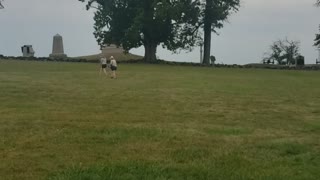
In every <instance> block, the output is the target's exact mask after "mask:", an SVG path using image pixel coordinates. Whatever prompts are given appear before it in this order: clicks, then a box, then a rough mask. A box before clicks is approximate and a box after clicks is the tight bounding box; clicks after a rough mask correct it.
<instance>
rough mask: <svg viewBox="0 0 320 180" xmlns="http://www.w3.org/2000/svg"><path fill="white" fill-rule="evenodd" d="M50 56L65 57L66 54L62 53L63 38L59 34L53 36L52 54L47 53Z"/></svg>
mask: <svg viewBox="0 0 320 180" xmlns="http://www.w3.org/2000/svg"><path fill="white" fill-rule="evenodd" d="M49 57H50V58H66V57H67V55H66V54H64V50H63V40H62V36H60V35H59V34H57V35H55V36H53V45H52V54H50V55H49Z"/></svg>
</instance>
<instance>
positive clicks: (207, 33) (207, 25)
mask: <svg viewBox="0 0 320 180" xmlns="http://www.w3.org/2000/svg"><path fill="white" fill-rule="evenodd" d="M211 11H212V0H206V9H205V17H204V28H203V31H204V44H203V45H204V53H203V61H202V63H203V64H207V65H209V64H210V51H211V27H212V22H211V21H212V20H211V17H212V16H211V13H212V12H211Z"/></svg>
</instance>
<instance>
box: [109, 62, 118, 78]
mask: <svg viewBox="0 0 320 180" xmlns="http://www.w3.org/2000/svg"><path fill="white" fill-rule="evenodd" d="M110 68H111V71H112V74H111V78H114V79H116V78H117V75H116V71H117V69H118V66H117V61H116V60H115V59H114V58H113V56H111V57H110Z"/></svg>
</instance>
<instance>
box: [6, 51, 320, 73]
mask: <svg viewBox="0 0 320 180" xmlns="http://www.w3.org/2000/svg"><path fill="white" fill-rule="evenodd" d="M1 59H7V60H9V59H12V60H23V61H57V62H81V63H99V60H86V59H75V58H62V59H50V58H48V57H13V56H3V55H0V60H1ZM133 63H137V64H164V65H176V66H197V67H215V68H246V69H250V68H255V69H276V70H313V71H319V70H320V65H316V64H314V65H305V66H297V67H296V66H286V65H273V64H246V65H237V64H232V65H230V64H214V65H204V64H200V63H192V62H172V61H164V60H157V61H156V62H152V63H150V62H145V61H143V60H142V59H140V60H126V61H118V64H133Z"/></svg>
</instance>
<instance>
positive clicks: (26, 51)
mask: <svg viewBox="0 0 320 180" xmlns="http://www.w3.org/2000/svg"><path fill="white" fill-rule="evenodd" d="M21 51H22V56H23V57H34V53H35V52H34V50H33V48H32V45H24V46H22V47H21Z"/></svg>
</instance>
